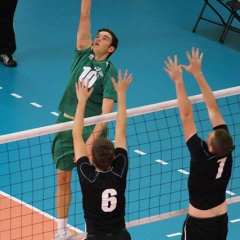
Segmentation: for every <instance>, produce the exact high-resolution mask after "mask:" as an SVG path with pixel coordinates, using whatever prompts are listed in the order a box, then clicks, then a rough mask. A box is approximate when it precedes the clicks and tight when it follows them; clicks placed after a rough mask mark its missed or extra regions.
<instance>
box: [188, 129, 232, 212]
mask: <svg viewBox="0 0 240 240" xmlns="http://www.w3.org/2000/svg"><path fill="white" fill-rule="evenodd" d="M220 128H221V129H225V130H226V131H228V128H227V126H226V125H219V126H217V127H215V128H214V130H216V129H220ZM187 146H188V149H189V151H190V155H191V164H190V174H189V178H188V191H189V201H190V203H191V205H192V206H193V207H195V208H197V209H201V210H208V209H211V208H213V207H216V206H218V205H220V204H221V203H223V202H224V201H225V199H226V189H227V184H228V182H229V179H230V176H231V171H232V153H229V154H228V155H227V156H226V157H223V158H218V157H216V156H214V155H213V154H212V153H211V152H209V151H208V147H207V143H206V142H205V141H203V140H202V139H201V138H199V137H198V135H197V134H195V135H193V136H192V137H191V138H190V139H189V140H188V141H187Z"/></svg>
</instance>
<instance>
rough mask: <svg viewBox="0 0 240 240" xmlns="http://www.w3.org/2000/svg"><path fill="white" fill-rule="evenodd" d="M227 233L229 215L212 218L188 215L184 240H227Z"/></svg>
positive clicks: (184, 228) (184, 227) (184, 226)
mask: <svg viewBox="0 0 240 240" xmlns="http://www.w3.org/2000/svg"><path fill="white" fill-rule="evenodd" d="M227 233H228V215H227V213H225V214H223V215H219V216H216V217H212V218H195V217H192V216H190V215H187V217H186V220H185V222H184V225H183V234H182V240H226V239H227Z"/></svg>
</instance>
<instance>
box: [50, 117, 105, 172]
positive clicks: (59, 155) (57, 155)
mask: <svg viewBox="0 0 240 240" xmlns="http://www.w3.org/2000/svg"><path fill="white" fill-rule="evenodd" d="M70 121H73V120H72V119H69V118H66V117H64V115H63V113H60V114H59V115H58V117H57V119H56V122H55V123H56V124H57V123H64V122H70ZM94 126H95V125H92V126H87V127H84V129H83V140H84V142H86V141H87V139H88V138H89V136H90V134H91V133H92V131H93V129H94ZM107 132H108V130H107V128H105V129H104V131H103V132H102V134H101V137H105V138H106V137H107ZM52 156H53V161H54V163H55V164H56V168H57V169H59V170H61V171H69V170H72V169H73V168H75V167H76V164H75V163H74V162H73V158H74V148H73V139H72V130H67V131H63V132H58V133H56V134H55V136H54V139H53V143H52Z"/></svg>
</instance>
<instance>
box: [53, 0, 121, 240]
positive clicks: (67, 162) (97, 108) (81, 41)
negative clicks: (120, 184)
mask: <svg viewBox="0 0 240 240" xmlns="http://www.w3.org/2000/svg"><path fill="white" fill-rule="evenodd" d="M91 2H92V1H91V0H82V1H81V16H80V23H79V28H78V34H77V47H76V50H75V56H74V60H73V63H72V66H71V69H70V76H69V80H68V83H67V86H66V89H65V91H64V94H63V96H62V99H61V101H60V104H59V108H58V109H59V111H60V112H61V113H60V114H59V116H58V118H57V120H56V123H63V122H68V121H72V120H74V116H75V112H76V107H77V102H78V100H77V96H76V90H75V84H76V82H77V81H78V80H80V81H84V84H86V82H87V81H89V84H88V88H93V89H94V90H93V92H92V94H91V97H90V98H89V99H88V101H87V103H86V110H85V114H84V117H85V118H87V117H92V116H96V115H101V114H106V113H110V112H112V110H113V107H114V102H116V101H117V93H116V91H115V89H114V87H113V84H112V81H111V78H115V79H117V70H116V68H115V67H114V65H113V64H112V63H111V62H110V61H109V60H108V58H109V56H110V55H111V54H112V53H113V52H114V51H115V50H116V48H117V45H118V39H117V37H116V36H115V34H114V33H113V32H112V31H111V30H109V29H106V28H103V29H100V30H99V31H98V33H97V35H96V37H95V39H94V41H92V40H91V34H90V27H91V24H90V10H91ZM99 136H101V137H107V123H101V124H96V125H94V126H89V127H85V128H84V131H83V139H84V141H85V144H86V149H87V153H88V157H89V158H90V159H91V158H92V156H91V149H92V145H93V143H94V141H95V140H96V139H97V138H98V137H99ZM73 151H74V150H73V140H72V131H70V130H69V131H64V132H60V133H57V134H56V136H55V138H54V141H53V145H52V154H53V159H54V162H55V163H56V168H57V184H58V186H57V193H56V208H57V222H58V232H57V234H56V235H55V236H54V239H58V240H62V239H64V240H65V239H68V237H69V236H70V235H71V234H70V233H69V231H68V228H67V221H68V211H69V206H70V203H71V186H70V182H71V177H72V169H73V168H74V167H75V163H74V162H73V159H74V152H73Z"/></svg>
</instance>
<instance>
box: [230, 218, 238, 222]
mask: <svg viewBox="0 0 240 240" xmlns="http://www.w3.org/2000/svg"><path fill="white" fill-rule="evenodd" d="M230 222H231V223H236V222H240V218H237V219H234V220H231V221H230Z"/></svg>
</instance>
